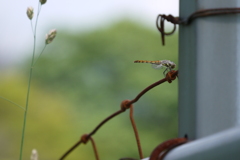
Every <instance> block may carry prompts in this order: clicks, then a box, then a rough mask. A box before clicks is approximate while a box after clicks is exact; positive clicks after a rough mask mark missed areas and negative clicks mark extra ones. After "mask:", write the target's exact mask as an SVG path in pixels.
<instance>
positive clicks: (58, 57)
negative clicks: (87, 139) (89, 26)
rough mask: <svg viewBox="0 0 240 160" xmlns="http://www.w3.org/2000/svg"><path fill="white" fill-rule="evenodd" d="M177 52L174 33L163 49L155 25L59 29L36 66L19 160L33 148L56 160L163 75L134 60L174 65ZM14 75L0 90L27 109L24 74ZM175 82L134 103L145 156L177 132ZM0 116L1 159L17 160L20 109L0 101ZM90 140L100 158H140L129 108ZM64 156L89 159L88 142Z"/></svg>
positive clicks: (7, 77) (42, 157) (41, 156)
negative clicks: (63, 30)
mask: <svg viewBox="0 0 240 160" xmlns="http://www.w3.org/2000/svg"><path fill="white" fill-rule="evenodd" d="M177 49H178V46H177V36H176V35H173V36H171V37H170V38H168V37H166V46H164V47H163V46H162V45H161V40H160V35H159V33H158V32H157V30H151V29H149V28H145V27H142V26H140V25H139V24H136V23H132V22H129V21H122V22H119V23H117V24H114V25H112V26H108V27H107V28H102V29H99V30H95V31H92V32H88V33H82V32H79V33H74V34H69V33H67V32H62V31H58V35H57V37H56V39H55V40H54V42H53V43H52V44H51V45H49V46H48V48H47V49H46V52H45V53H44V54H43V56H42V57H41V58H40V59H39V61H38V63H37V64H36V66H35V68H34V74H33V78H34V79H33V84H32V88H31V95H30V107H29V109H30V110H29V114H28V118H27V128H26V129H27V131H26V138H25V139H26V142H25V147H24V157H23V159H26V160H27V159H29V157H30V153H31V150H32V149H33V148H36V149H37V150H38V152H39V159H40V160H52V159H58V158H59V157H60V156H61V155H62V154H63V153H64V152H65V151H67V149H69V148H70V147H71V146H72V145H73V144H75V143H76V141H78V140H79V138H80V136H81V135H82V134H85V133H89V132H91V131H92V130H93V129H94V127H95V126H96V125H97V124H98V123H99V122H100V121H101V120H103V119H104V118H105V117H107V116H109V115H110V114H112V113H113V112H115V111H117V110H119V109H120V103H121V101H122V100H125V99H133V98H134V97H135V96H136V95H137V94H138V93H139V92H140V91H141V90H143V89H144V88H145V87H147V86H148V85H150V84H152V83H154V82H156V81H158V80H160V79H162V78H163V70H154V69H152V68H151V65H149V64H135V63H133V61H134V60H162V59H168V60H171V61H174V62H175V63H176V64H177V59H178V57H177ZM26 63H27V64H28V62H27V61H26ZM24 69H26V67H25V68H24ZM8 72H9V71H8ZM19 75H20V74H19V73H17V74H16V72H14V73H13V74H7V75H5V76H4V77H5V78H2V79H1V80H0V95H1V96H4V97H7V98H9V99H11V100H13V101H14V102H17V103H19V104H20V105H22V106H24V103H25V101H24V100H25V94H26V90H27V76H28V75H25V77H23V76H19ZM177 83H178V82H177V80H176V81H174V82H173V83H171V84H169V83H164V84H162V85H160V86H157V87H156V88H154V89H152V90H151V91H149V92H147V93H146V95H144V96H143V97H142V98H141V99H140V100H139V101H138V102H137V103H136V104H134V106H135V107H134V109H135V111H134V115H135V121H136V123H137V127H138V129H139V135H140V138H141V143H142V147H143V152H144V155H145V156H146V157H147V156H149V154H150V153H151V151H152V150H153V148H154V147H155V146H156V145H158V144H159V143H161V142H162V141H164V140H166V139H169V138H174V137H176V136H177V93H178V91H177ZM0 114H1V116H0V119H1V121H0V123H1V130H0V141H1V144H2V145H1V149H0V159H4V160H12V159H17V158H18V154H19V147H20V138H21V127H22V121H23V110H21V109H20V108H18V107H16V106H14V105H12V104H9V102H6V101H4V100H2V99H0ZM93 138H94V139H95V142H96V145H97V148H98V150H99V154H100V158H101V159H118V158H121V157H135V158H138V153H137V146H136V142H135V138H134V135H133V130H132V128H131V125H130V120H129V112H128V111H126V112H125V113H123V114H121V115H119V116H118V117H116V118H114V119H112V120H111V121H110V122H108V123H107V124H105V125H104V126H103V127H102V128H101V129H100V130H99V131H98V132H97V133H96V134H95V135H94V137H93ZM67 159H94V156H93V151H92V149H91V145H90V143H89V144H87V145H84V146H83V145H81V146H79V147H78V148H77V149H76V150H75V151H74V152H73V153H71V154H70V156H69V157H68V158H67Z"/></svg>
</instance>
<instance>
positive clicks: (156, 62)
mask: <svg viewBox="0 0 240 160" xmlns="http://www.w3.org/2000/svg"><path fill="white" fill-rule="evenodd" d="M134 63H151V64H157V65H158V64H161V61H146V60H136V61H134Z"/></svg>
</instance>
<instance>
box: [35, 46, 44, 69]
mask: <svg viewBox="0 0 240 160" xmlns="http://www.w3.org/2000/svg"><path fill="white" fill-rule="evenodd" d="M46 46H47V45H46V44H45V46H44V47H43V49H42V51H41V53H40V54H39V56H38V57H37V58H36V60H35V62H34V64H33V67H34V66H35V65H36V63H37V61H38V59H39V57H40V56H41V55H42V53H43V52H44V50H45V48H46Z"/></svg>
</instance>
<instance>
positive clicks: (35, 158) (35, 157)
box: [30, 149, 38, 160]
mask: <svg viewBox="0 0 240 160" xmlns="http://www.w3.org/2000/svg"><path fill="white" fill-rule="evenodd" d="M30 158H31V160H38V153H37V150H36V149H33V150H32V154H31V157H30Z"/></svg>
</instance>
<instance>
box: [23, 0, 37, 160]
mask: <svg viewBox="0 0 240 160" xmlns="http://www.w3.org/2000/svg"><path fill="white" fill-rule="evenodd" d="M40 11H41V4H40V2H39V3H38V13H37V17H36V23H35V28H34V31H33V38H34V44H33V54H32V62H31V67H30V72H29V79H28V89H27V97H26V107H25V112H24V119H23V128H22V139H21V146H20V157H19V160H22V153H23V145H24V138H25V130H26V122H27V113H28V104H29V95H30V88H31V80H32V73H33V65H34V58H35V52H36V31H37V22H38V17H39V13H40Z"/></svg>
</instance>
